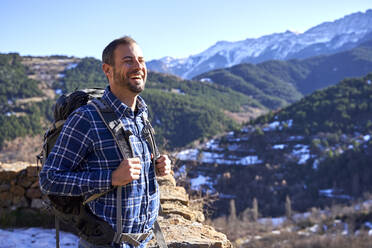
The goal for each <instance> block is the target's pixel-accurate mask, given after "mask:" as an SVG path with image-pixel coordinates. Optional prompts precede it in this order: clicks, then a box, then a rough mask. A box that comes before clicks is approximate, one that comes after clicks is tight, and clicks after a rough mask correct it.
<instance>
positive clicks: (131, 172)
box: [111, 158, 142, 186]
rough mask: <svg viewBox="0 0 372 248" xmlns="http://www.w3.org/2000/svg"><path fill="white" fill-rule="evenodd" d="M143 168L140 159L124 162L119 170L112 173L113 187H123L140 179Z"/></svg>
mask: <svg viewBox="0 0 372 248" xmlns="http://www.w3.org/2000/svg"><path fill="white" fill-rule="evenodd" d="M141 168H142V166H141V161H140V159H139V158H129V159H125V160H123V161H122V162H121V163H120V165H119V166H118V168H116V169H115V170H114V171H113V172H112V178H111V184H112V185H113V186H123V185H126V184H128V183H130V182H132V181H133V180H137V179H139V177H140V174H141Z"/></svg>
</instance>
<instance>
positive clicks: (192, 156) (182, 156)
mask: <svg viewBox="0 0 372 248" xmlns="http://www.w3.org/2000/svg"><path fill="white" fill-rule="evenodd" d="M198 155H199V150H198V149H187V150H183V151H180V152H179V153H178V154H177V155H176V157H177V158H178V159H179V160H183V161H195V160H197V159H198Z"/></svg>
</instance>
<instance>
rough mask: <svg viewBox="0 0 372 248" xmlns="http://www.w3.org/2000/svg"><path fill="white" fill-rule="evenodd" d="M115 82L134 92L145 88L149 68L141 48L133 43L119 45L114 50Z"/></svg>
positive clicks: (137, 92)
mask: <svg viewBox="0 0 372 248" xmlns="http://www.w3.org/2000/svg"><path fill="white" fill-rule="evenodd" d="M114 59H115V66H114V67H113V74H114V80H113V83H114V84H116V85H117V86H119V87H124V88H126V89H128V90H129V91H131V92H132V93H136V94H139V93H141V92H142V91H143V90H144V89H145V83H146V78H147V69H146V64H145V59H144V58H143V54H142V50H141V48H140V47H139V46H138V45H137V44H135V43H133V44H129V45H119V46H118V47H116V49H115V51H114Z"/></svg>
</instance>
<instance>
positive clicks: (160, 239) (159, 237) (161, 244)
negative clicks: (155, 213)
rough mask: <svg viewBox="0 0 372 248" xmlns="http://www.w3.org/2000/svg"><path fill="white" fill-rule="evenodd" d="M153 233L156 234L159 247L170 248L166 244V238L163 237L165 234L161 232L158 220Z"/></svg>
mask: <svg viewBox="0 0 372 248" xmlns="http://www.w3.org/2000/svg"><path fill="white" fill-rule="evenodd" d="M153 232H154V234H155V237H156V242H157V243H158V245H159V247H160V248H168V246H167V242H165V238H164V235H163V232H162V230H161V227H160V225H159V222H158V220H156V221H155V223H154V228H153Z"/></svg>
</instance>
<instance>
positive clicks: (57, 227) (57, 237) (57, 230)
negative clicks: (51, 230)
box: [54, 215, 60, 248]
mask: <svg viewBox="0 0 372 248" xmlns="http://www.w3.org/2000/svg"><path fill="white" fill-rule="evenodd" d="M54 225H55V227H56V248H59V229H60V228H59V219H58V218H57V216H56V215H54Z"/></svg>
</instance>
